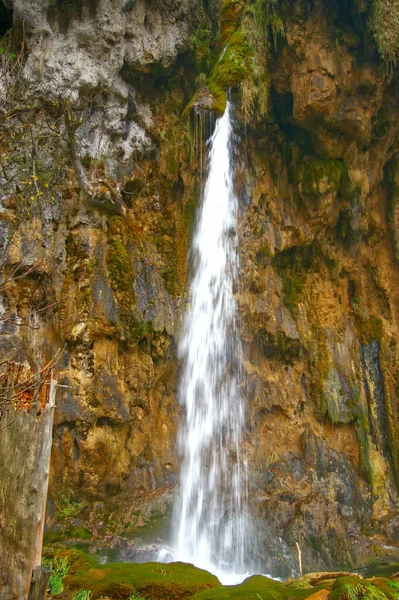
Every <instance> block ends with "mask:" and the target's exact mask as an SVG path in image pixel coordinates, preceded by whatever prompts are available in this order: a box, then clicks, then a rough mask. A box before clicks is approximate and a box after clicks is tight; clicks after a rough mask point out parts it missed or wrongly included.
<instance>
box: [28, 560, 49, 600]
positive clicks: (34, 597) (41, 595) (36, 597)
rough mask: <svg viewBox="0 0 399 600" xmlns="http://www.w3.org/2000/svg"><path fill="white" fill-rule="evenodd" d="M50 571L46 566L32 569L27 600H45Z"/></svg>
mask: <svg viewBox="0 0 399 600" xmlns="http://www.w3.org/2000/svg"><path fill="white" fill-rule="evenodd" d="M50 573H51V571H50V569H48V568H47V567H35V568H34V569H33V571H32V579H31V583H30V589H29V596H28V600H45V598H46V592H47V586H48V580H49V579H50Z"/></svg>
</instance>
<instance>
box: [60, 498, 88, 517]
mask: <svg viewBox="0 0 399 600" xmlns="http://www.w3.org/2000/svg"><path fill="white" fill-rule="evenodd" d="M82 508H83V502H75V501H73V500H71V498H68V496H66V495H65V494H61V496H60V497H59V499H58V503H57V508H56V512H57V518H58V519H64V518H68V517H76V516H77V515H78V514H79V513H80V511H81V510H82Z"/></svg>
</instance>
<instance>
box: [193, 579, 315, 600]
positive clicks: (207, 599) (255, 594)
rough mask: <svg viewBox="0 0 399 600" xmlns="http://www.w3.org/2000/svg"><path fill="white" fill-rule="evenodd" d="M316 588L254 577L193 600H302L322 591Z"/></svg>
mask: <svg viewBox="0 0 399 600" xmlns="http://www.w3.org/2000/svg"><path fill="white" fill-rule="evenodd" d="M324 587H325V586H323V585H322V586H318V587H314V588H308V589H293V588H289V587H287V586H286V585H285V584H284V583H280V582H279V581H274V580H272V579H268V578H267V577H262V576H260V575H255V576H253V577H249V578H248V579H246V580H245V581H244V582H243V583H241V584H240V585H234V586H220V587H218V588H213V589H211V590H208V591H204V592H200V593H198V594H195V596H193V598H195V600H230V599H231V600H233V599H234V600H235V599H237V600H260V599H261V600H296V599H297V600H302V599H304V598H307V597H308V596H311V595H312V594H314V593H316V592H317V591H319V590H321V589H323V588H324Z"/></svg>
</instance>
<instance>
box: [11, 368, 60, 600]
mask: <svg viewBox="0 0 399 600" xmlns="http://www.w3.org/2000/svg"><path fill="white" fill-rule="evenodd" d="M30 373H31V372H30ZM13 385H14V383H13ZM15 385H17V384H15ZM45 385H47V386H48V385H49V388H48V401H46V402H45V405H44V406H42V407H41V411H40V414H37V411H36V407H35V410H31V411H30V412H28V410H27V409H26V408H22V409H18V410H17V409H16V408H15V403H14V402H13V401H12V398H15V393H14V390H11V393H10V399H11V400H10V402H9V403H8V405H7V406H5V407H3V412H2V413H1V416H0V548H1V551H0V600H26V599H27V598H28V593H29V588H30V584H31V576H32V571H33V569H34V568H35V567H38V566H40V561H41V550H42V543H43V527H44V516H45V507H46V499H47V489H48V479H49V469H50V451H51V444H52V429H53V420H54V407H55V391H56V385H57V383H56V381H55V379H54V378H53V374H52V373H51V376H50V381H48V378H47V381H46V382H45ZM46 396H47V395H46ZM38 577H39V573H36V574H35V576H34V581H35V584H34V585H35V586H36V588H37V585H38V583H37V578H38ZM39 579H40V580H41V581H42V583H41V584H40V585H41V586H43V585H44V584H43V581H44V578H43V575H41V576H40V578H39ZM39 587H40V586H39ZM37 589H38V588H37ZM33 593H35V594H37V593H38V592H36V590H33V591H32V594H33ZM33 598H34V599H35V600H36V599H38V598H40V596H37V595H36V596H32V600H33Z"/></svg>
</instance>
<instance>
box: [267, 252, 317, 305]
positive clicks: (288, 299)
mask: <svg viewBox="0 0 399 600" xmlns="http://www.w3.org/2000/svg"><path fill="white" fill-rule="evenodd" d="M272 265H273V266H274V267H275V268H276V270H277V273H278V274H279V276H280V277H281V278H282V280H283V292H284V301H285V304H286V305H287V307H288V308H289V309H290V311H291V312H295V310H296V307H297V304H298V300H299V298H300V296H301V293H302V290H303V286H304V284H305V279H306V273H307V271H308V270H309V269H310V268H311V267H312V265H313V249H312V247H311V246H302V247H301V246H298V247H293V248H290V249H289V250H285V251H284V252H280V253H279V254H277V255H276V256H275V257H274V258H273V259H272Z"/></svg>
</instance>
